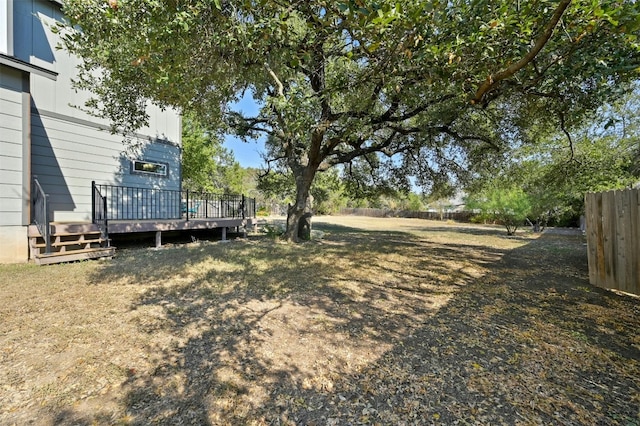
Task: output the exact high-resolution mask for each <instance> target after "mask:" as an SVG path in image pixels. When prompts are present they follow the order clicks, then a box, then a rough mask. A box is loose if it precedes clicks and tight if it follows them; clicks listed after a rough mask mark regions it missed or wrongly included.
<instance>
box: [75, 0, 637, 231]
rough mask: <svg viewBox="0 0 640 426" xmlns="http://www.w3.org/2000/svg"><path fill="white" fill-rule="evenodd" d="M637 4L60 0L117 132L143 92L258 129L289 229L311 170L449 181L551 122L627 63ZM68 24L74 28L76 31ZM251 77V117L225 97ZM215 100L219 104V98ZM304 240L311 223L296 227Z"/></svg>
mask: <svg viewBox="0 0 640 426" xmlns="http://www.w3.org/2000/svg"><path fill="white" fill-rule="evenodd" d="M637 9H638V8H637V5H636V2H635V1H634V0H604V1H599V2H593V1H591V0H574V1H572V0H561V1H559V2H557V1H551V0H535V1H527V2H513V1H511V0H480V1H473V2H469V1H468V0H453V1H439V0H433V1H417V0H416V1H408V2H396V1H390V0H379V1H377V2H364V1H361V0H344V1H336V2H328V1H324V0H314V1H295V2H288V1H287V2H284V1H280V0H259V1H258V0H255V1H251V0H228V1H224V0H213V2H212V1H211V0H189V1H187V0H185V1H181V2H173V1H172V2H169V1H167V2H160V1H149V0H146V1H145V0H111V1H109V2H108V3H107V2H104V1H101V0H93V1H91V0H68V1H66V2H65V6H64V10H65V12H66V14H67V16H68V17H69V21H70V22H69V26H68V27H67V28H66V29H65V31H66V33H65V37H64V41H65V46H66V47H67V48H68V49H69V50H70V51H71V52H73V53H75V54H76V55H78V56H80V57H81V58H83V59H84V60H85V62H84V66H83V68H82V69H81V71H82V72H81V75H80V79H79V80H78V86H79V87H81V88H82V87H84V88H92V89H93V90H94V91H95V93H96V95H97V97H96V100H95V101H93V102H92V103H90V105H89V106H91V107H97V108H99V109H101V111H102V112H103V113H104V114H105V116H107V117H109V118H110V119H111V120H112V121H113V123H114V124H115V125H117V126H120V127H121V128H122V129H123V130H125V131H127V130H132V129H135V128H136V127H138V126H140V125H141V124H143V123H144V122H145V116H144V113H143V108H142V107H143V106H144V104H145V100H146V99H151V100H152V101H153V102H155V103H157V104H159V105H161V106H175V107H178V108H182V109H183V110H193V111H195V112H197V113H198V114H199V115H200V116H203V117H211V116H221V115H222V116H226V119H227V122H228V123H229V125H230V126H231V128H233V129H235V131H237V132H238V134H240V135H241V136H244V137H254V136H256V135H258V134H260V133H263V134H268V135H269V136H270V137H269V141H270V142H271V143H272V146H271V148H270V154H271V157H270V158H269V161H277V162H281V163H284V164H285V165H286V167H287V168H288V169H289V170H290V171H291V173H292V175H293V178H294V181H295V188H296V194H295V198H294V200H293V202H292V204H291V206H290V208H289V210H288V218H287V230H286V233H285V235H286V237H287V238H288V239H290V240H296V239H297V238H298V237H299V236H303V237H304V236H305V235H304V233H305V232H306V233H307V234H308V232H309V231H310V213H309V211H308V210H309V208H310V203H309V195H310V188H311V187H312V183H313V181H314V179H315V178H316V174H317V173H318V172H319V171H322V170H325V169H328V168H330V167H333V166H335V165H338V164H344V165H345V170H346V171H347V173H348V174H349V177H350V179H351V180H352V181H353V182H355V183H356V184H357V185H359V186H360V187H364V186H366V185H368V184H374V185H380V186H388V187H396V188H403V189H405V190H406V189H407V188H408V187H409V186H410V183H409V179H408V178H409V176H411V175H413V176H415V177H416V179H417V182H418V183H419V184H421V185H423V186H424V187H425V188H427V189H434V188H435V189H437V188H438V187H441V186H447V185H456V184H457V183H458V182H460V181H463V180H464V179H465V178H467V177H468V176H470V175H473V173H475V172H477V171H478V170H481V169H482V168H483V167H485V166H486V165H487V164H491V162H493V161H494V160H493V157H494V156H496V155H499V153H500V152H501V150H502V149H503V148H504V147H505V146H508V145H509V144H510V143H511V142H512V141H513V140H514V139H517V138H519V137H521V136H522V134H523V133H524V131H525V130H526V129H527V128H528V127H529V126H531V125H532V124H535V123H536V122H537V121H539V120H542V119H544V118H545V117H547V116H548V113H549V112H550V113H552V114H554V116H555V117H561V118H562V120H561V122H562V124H561V125H562V126H563V127H564V126H565V125H566V124H572V123H573V122H579V121H580V120H581V119H582V118H584V115H585V113H586V112H587V111H590V110H593V109H594V108H595V107H597V106H598V105H600V104H601V103H602V101H603V100H604V99H607V98H609V97H610V96H612V95H613V94H614V92H615V90H616V87H618V83H619V82H620V81H622V80H624V79H625V78H627V79H628V78H633V76H635V75H637V73H636V72H635V70H636V69H637V68H638V64H639V55H638V43H637V31H638V28H639V26H640V22H639V18H638V16H639V13H638V10H637ZM71 27H78V28H80V29H81V31H78V32H76V31H72V30H70V28H71ZM247 89H250V90H252V92H253V93H254V95H255V97H256V98H257V99H259V100H260V101H261V105H263V107H262V109H261V111H260V113H259V114H258V116H256V117H243V116H241V115H239V114H228V113H227V111H226V110H225V108H224V107H223V106H224V105H225V104H226V102H228V101H230V100H233V99H234V98H235V97H236V96H238V94H239V93H243V92H244V91H245V90H247ZM221 106H222V107H221ZM306 236H308V235H306Z"/></svg>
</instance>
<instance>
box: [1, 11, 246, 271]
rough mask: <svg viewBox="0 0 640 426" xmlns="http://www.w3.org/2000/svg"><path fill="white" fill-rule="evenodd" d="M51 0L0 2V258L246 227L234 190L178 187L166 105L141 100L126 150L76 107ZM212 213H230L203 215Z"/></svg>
mask: <svg viewBox="0 0 640 426" xmlns="http://www.w3.org/2000/svg"><path fill="white" fill-rule="evenodd" d="M61 3H62V2H61V1H60V0H0V263H8V262H21V261H27V260H28V259H29V258H34V259H36V261H38V259H40V262H39V263H53V262H54V260H53V259H50V261H45V260H44V259H45V258H46V257H47V256H50V257H53V256H55V257H56V259H58V260H63V261H64V260H74V259H82V258H90V257H100V256H107V255H112V254H113V249H112V248H110V247H109V233H111V234H113V233H118V232H119V233H124V232H154V231H155V232H157V236H158V242H159V237H160V232H161V231H163V230H172V229H178V230H179V229H193V228H195V227H222V226H225V229H226V226H244V225H246V216H248V212H249V211H250V209H249V210H247V207H248V206H249V202H248V200H246V199H245V198H244V197H242V198H239V197H236V198H235V199H231V198H229V197H227V198H226V199H224V198H220V197H218V198H215V199H214V198H213V197H209V196H207V195H199V196H198V197H193V196H191V199H190V197H189V194H188V193H186V194H185V193H184V192H182V191H181V169H180V155H181V149H180V143H181V140H180V135H181V121H180V115H179V114H178V113H177V112H176V111H172V110H165V111H162V110H160V109H159V108H155V107H153V106H150V107H149V109H148V114H149V116H150V120H149V126H148V127H147V128H143V129H140V130H139V131H138V134H136V135H135V137H136V138H137V139H138V140H137V142H139V143H140V146H141V149H140V150H138V151H136V152H135V153H132V152H126V150H125V146H124V145H123V143H122V141H123V137H122V135H117V134H115V135H113V134H111V133H110V132H109V129H110V127H109V123H108V122H106V121H105V120H102V119H99V118H96V117H94V116H92V115H89V114H87V113H86V112H84V111H83V110H82V109H80V108H78V107H77V106H82V105H83V104H84V102H85V100H86V99H88V97H89V94H88V93H77V92H76V91H75V90H74V89H73V87H72V83H71V82H72V78H73V76H74V75H75V74H76V66H77V64H78V63H79V62H78V61H79V60H78V59H77V58H75V57H72V56H70V55H69V54H68V53H67V52H65V51H64V50H59V49H56V46H57V45H58V36H57V35H56V34H54V33H53V32H52V31H51V29H50V27H51V24H52V23H53V22H55V21H56V20H61V19H62V12H61ZM240 210H242V211H241V212H240ZM221 216H222V217H229V218H230V219H233V220H230V221H227V222H225V221H221V220H216V221H211V220H208V219H211V218H218V219H219V218H220V217H221ZM194 217H197V218H201V219H203V221H202V222H203V223H196V222H195V221H193V220H192V221H191V222H192V223H187V222H189V219H190V218H194ZM239 220H240V222H239ZM71 252H73V253H74V254H73V255H71ZM65 253H66V254H65Z"/></svg>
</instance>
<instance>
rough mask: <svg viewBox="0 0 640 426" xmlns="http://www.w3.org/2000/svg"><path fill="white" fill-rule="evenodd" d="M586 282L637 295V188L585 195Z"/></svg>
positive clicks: (639, 246) (639, 241)
mask: <svg viewBox="0 0 640 426" xmlns="http://www.w3.org/2000/svg"><path fill="white" fill-rule="evenodd" d="M585 216H586V230H587V252H588V260H589V282H590V283H591V284H593V285H596V286H598V287H603V288H608V289H617V290H621V291H624V292H627V293H633V294H640V190H638V189H627V190H623V191H608V192H601V193H588V194H586V196H585Z"/></svg>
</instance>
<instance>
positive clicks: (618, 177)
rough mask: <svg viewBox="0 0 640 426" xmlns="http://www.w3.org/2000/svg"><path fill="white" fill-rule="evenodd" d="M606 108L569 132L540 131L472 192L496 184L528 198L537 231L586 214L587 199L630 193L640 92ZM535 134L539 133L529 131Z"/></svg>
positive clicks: (639, 131) (639, 145) (639, 137)
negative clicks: (590, 194)
mask: <svg viewBox="0 0 640 426" xmlns="http://www.w3.org/2000/svg"><path fill="white" fill-rule="evenodd" d="M632 89H633V90H630V91H629V93H628V94H627V95H626V96H623V97H621V98H619V99H616V100H615V101H613V102H611V103H607V104H605V105H603V106H602V107H601V108H599V109H598V110H597V111H595V113H593V114H592V115H591V116H589V120H588V121H587V123H585V124H582V125H578V126H574V128H564V129H556V130H555V132H554V131H553V130H554V129H553V128H551V129H545V130H544V131H542V130H541V129H537V130H536V131H532V137H535V138H538V140H536V141H531V143H530V144H529V145H525V146H520V147H515V148H514V149H512V150H510V152H509V155H508V157H507V158H506V159H505V162H504V163H502V164H496V165H495V166H496V167H495V168H494V169H492V170H490V171H487V173H486V174H485V175H484V176H482V177H480V178H478V179H477V181H476V182H475V183H474V184H473V185H471V186H469V187H468V188H467V190H468V191H469V192H470V193H471V194H472V195H478V194H482V193H484V192H485V191H487V189H488V188H491V187H492V186H495V185H496V184H498V185H500V186H502V187H509V186H511V187H517V188H521V189H522V191H523V192H524V193H525V194H526V195H527V196H528V198H529V201H530V205H531V209H530V211H529V213H528V214H527V220H528V221H529V222H530V223H531V225H532V227H533V228H534V230H540V229H543V228H544V227H545V226H546V224H547V222H549V221H550V220H554V221H556V222H560V223H563V222H564V223H566V222H567V221H570V220H571V219H573V220H576V219H577V217H578V216H580V215H581V214H583V213H584V194H585V193H586V192H588V191H603V190H611V189H620V188H624V187H630V186H632V185H633V184H635V183H637V182H638V179H639V178H640V174H639V173H638V171H637V170H636V168H635V165H636V164H637V163H636V162H635V159H634V156H635V155H636V154H635V153H636V152H637V150H638V149H640V126H638V124H637V123H638V118H640V117H639V116H640V92H639V91H638V89H637V86H636V85H634V86H632ZM530 130H535V129H530Z"/></svg>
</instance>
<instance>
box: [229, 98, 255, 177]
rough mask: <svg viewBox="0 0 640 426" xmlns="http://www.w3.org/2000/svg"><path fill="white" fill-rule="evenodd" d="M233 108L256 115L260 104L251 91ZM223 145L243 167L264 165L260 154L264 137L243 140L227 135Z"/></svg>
mask: <svg viewBox="0 0 640 426" xmlns="http://www.w3.org/2000/svg"><path fill="white" fill-rule="evenodd" d="M232 108H233V110H234V111H238V112H241V113H243V114H244V115H245V116H255V115H256V114H257V113H258V104H257V103H256V101H255V100H254V99H253V94H252V93H251V92H249V91H247V92H246V93H245V95H244V97H243V98H242V99H240V101H238V102H237V103H235V104H234V105H232ZM223 145H224V147H225V148H227V149H230V150H231V151H233V155H234V157H235V159H236V161H238V163H240V165H241V166H242V167H255V168H259V167H261V166H262V165H263V161H262V157H261V156H260V154H261V153H262V152H264V138H260V139H258V140H257V141H250V142H243V141H242V140H240V139H239V138H236V137H234V136H227V137H225V140H224V144H223Z"/></svg>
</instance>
